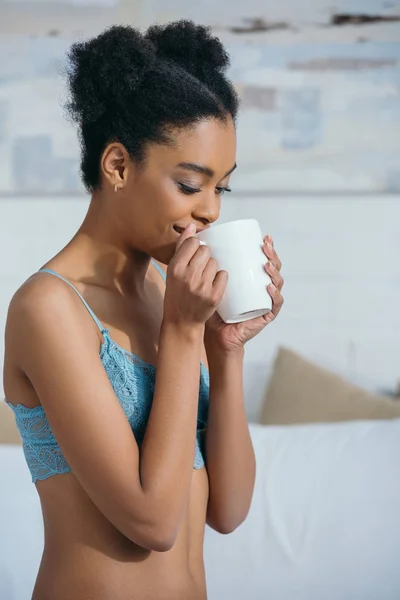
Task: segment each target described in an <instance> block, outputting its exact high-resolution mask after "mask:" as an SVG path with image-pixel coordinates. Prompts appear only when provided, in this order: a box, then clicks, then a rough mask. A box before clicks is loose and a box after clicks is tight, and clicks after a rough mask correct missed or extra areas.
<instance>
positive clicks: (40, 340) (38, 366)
mask: <svg viewBox="0 0 400 600" xmlns="http://www.w3.org/2000/svg"><path fill="white" fill-rule="evenodd" d="M41 279H42V280H36V281H35V280H34V281H32V282H30V283H28V284H26V285H25V286H24V288H22V289H21V290H20V291H19V292H18V293H17V294H16V296H15V297H14V299H13V301H12V303H11V306H10V310H9V316H8V323H7V329H6V338H7V342H6V343H7V344H10V345H11V346H12V347H14V349H16V348H18V361H19V366H20V367H21V369H22V371H23V372H24V373H25V374H26V376H27V377H28V378H29V380H30V382H31V384H32V385H33V387H34V389H35V391H36V393H37V395H38V397H39V399H40V402H41V404H42V406H43V409H44V411H45V413H46V416H47V418H48V421H49V423H50V426H51V428H52V430H53V432H54V435H55V438H56V439H57V442H58V444H59V446H60V449H61V451H62V453H63V455H64V456H65V458H66V460H67V462H68V464H69V465H70V467H71V469H72V471H73V473H74V475H75V476H76V477H77V478H78V480H79V481H80V483H81V485H82V487H83V488H84V489H85V491H86V492H87V494H88V495H89V496H90V498H91V499H92V501H93V502H94V503H95V504H96V505H97V506H98V508H99V509H100V510H101V511H102V512H103V514H104V515H105V516H106V517H107V519H108V520H109V521H110V522H111V523H113V524H114V525H115V526H116V527H117V528H118V529H119V530H120V531H122V533H124V534H125V535H126V536H127V537H129V538H131V539H132V537H134V538H135V539H134V540H133V541H135V542H136V543H138V544H140V545H144V546H146V545H148V543H147V540H146V536H148V537H151V535H152V527H153V517H154V514H155V512H154V510H153V508H154V507H152V505H151V502H149V501H148V499H147V501H146V502H145V501H144V498H143V490H142V488H141V485H140V478H139V451H138V447H137V443H136V440H135V437H134V435H133V433H132V430H131V427H130V425H129V422H128V420H127V418H126V416H125V414H124V412H123V410H122V407H121V405H120V404H119V401H118V399H117V397H116V396H115V394H114V391H113V388H112V386H111V384H110V382H109V380H108V377H107V374H106V372H105V369H104V368H103V365H102V363H101V360H100V356H99V340H98V336H97V333H96V329H95V327H94V324H93V323H92V321H91V319H90V318H88V315H87V313H86V310H80V306H79V301H78V303H77V299H76V298H75V297H74V292H72V291H70V290H69V289H67V288H66V286H65V285H63V284H61V283H59V282H58V281H53V280H51V281H50V278H46V281H45V278H41ZM22 402H23V399H22Z"/></svg>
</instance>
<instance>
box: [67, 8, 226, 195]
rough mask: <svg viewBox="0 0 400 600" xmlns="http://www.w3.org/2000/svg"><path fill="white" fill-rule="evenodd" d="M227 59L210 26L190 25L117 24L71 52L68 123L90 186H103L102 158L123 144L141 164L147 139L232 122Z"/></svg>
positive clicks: (156, 139) (158, 139)
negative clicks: (205, 123)
mask: <svg viewBox="0 0 400 600" xmlns="http://www.w3.org/2000/svg"><path fill="white" fill-rule="evenodd" d="M228 66H229V57H228V54H227V52H226V51H225V49H224V47H223V45H222V43H221V42H220V40H219V39H218V38H216V37H214V36H212V35H211V32H210V28H208V27H204V26H200V25H195V24H194V23H193V22H191V21H185V20H182V21H177V22H173V23H170V24H168V25H166V26H158V25H155V26H152V27H150V28H149V29H148V30H147V32H146V33H144V34H142V33H140V31H139V30H137V29H135V28H133V27H129V26H113V27H110V28H109V29H106V30H105V31H104V32H103V33H101V34H100V35H98V36H97V37H95V38H93V39H90V40H88V41H84V42H79V43H76V44H73V45H72V46H71V48H70V50H69V53H68V61H67V78H68V84H69V99H68V102H67V105H66V109H67V113H68V115H69V116H70V118H71V119H72V120H73V121H74V122H75V123H77V125H78V130H79V137H80V142H81V151H82V158H81V173H82V179H83V182H84V184H85V187H86V188H87V190H89V191H93V190H94V189H96V188H97V187H99V185H100V158H101V154H102V152H103V151H104V149H105V147H106V146H107V144H108V143H110V142H120V143H121V144H123V145H124V147H125V148H126V150H127V152H128V153H129V155H130V156H131V157H132V158H133V159H134V160H135V161H137V162H138V163H140V162H142V161H143V160H144V158H145V147H146V144H148V143H150V142H154V143H160V144H169V143H171V135H170V133H171V130H172V129H174V128H184V127H190V126H193V125H194V124H196V123H198V122H199V121H201V120H203V119H207V118H217V119H220V120H224V119H226V118H227V116H228V115H231V117H232V118H233V120H234V121H235V118H236V115H237V111H238V97H237V94H236V92H235V90H234V88H233V85H232V83H231V82H230V81H229V80H228V79H227V78H226V75H225V73H226V70H227V68H228Z"/></svg>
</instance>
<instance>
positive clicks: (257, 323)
mask: <svg viewBox="0 0 400 600" xmlns="http://www.w3.org/2000/svg"><path fill="white" fill-rule="evenodd" d="M263 251H264V254H265V256H266V257H267V258H268V262H267V263H266V265H265V270H266V271H267V273H268V275H269V276H270V278H271V281H272V284H271V285H269V286H268V292H269V294H270V296H271V298H272V310H271V311H270V312H268V313H267V314H266V315H264V316H263V317H257V318H255V319H251V320H250V321H245V322H243V323H225V322H224V321H223V320H222V319H221V317H220V316H219V314H218V313H217V312H215V313H214V314H213V316H212V317H211V318H210V319H209V320H208V321H207V322H206V331H205V336H204V342H205V346H206V349H208V348H210V349H212V348H213V349H214V348H215V349H216V348H218V349H221V350H224V351H231V350H237V349H240V348H242V347H243V346H244V344H245V343H246V342H248V341H249V340H251V339H252V338H254V337H255V336H256V335H257V334H258V333H260V331H262V330H263V329H264V328H265V327H266V326H267V325H268V324H269V323H271V321H273V320H274V319H275V318H276V316H277V315H278V313H279V311H280V310H281V308H282V304H283V296H282V294H281V291H282V287H283V278H282V275H281V273H280V271H281V267H282V263H281V261H280V260H279V257H278V255H277V253H276V252H275V250H274V245H273V241H272V238H271V237H270V236H268V235H267V236H266V237H265V238H264V244H263Z"/></svg>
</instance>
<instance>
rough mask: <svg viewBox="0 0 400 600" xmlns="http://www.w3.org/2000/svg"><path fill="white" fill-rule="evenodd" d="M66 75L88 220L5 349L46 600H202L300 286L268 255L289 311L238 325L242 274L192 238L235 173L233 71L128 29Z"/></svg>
mask: <svg viewBox="0 0 400 600" xmlns="http://www.w3.org/2000/svg"><path fill="white" fill-rule="evenodd" d="M68 64H69V68H68V76H69V86H70V94H71V95H70V102H69V105H68V108H69V113H70V115H71V116H72V117H73V118H74V119H75V121H76V122H77V124H78V127H79V132H80V139H81V145H82V164H81V168H82V176H83V181H84V183H85V185H86V187H87V189H88V190H89V191H90V193H91V202H90V206H89V210H88V213H87V216H86V218H85V220H84V222H83V224H82V225H81V227H80V228H79V230H78V231H77V233H76V234H75V236H74V237H73V239H72V240H71V241H70V242H69V243H68V244H67V246H66V247H65V248H64V249H63V250H62V251H61V252H60V253H59V254H58V255H57V256H55V257H54V258H52V259H51V260H50V261H49V262H48V263H47V264H46V265H45V267H44V268H43V269H41V270H40V271H39V272H38V273H36V274H34V275H33V276H32V277H30V279H29V280H28V281H27V282H26V283H25V284H24V285H23V286H22V287H21V288H20V289H19V290H18V291H17V293H16V295H15V296H14V298H13V300H12V302H11V305H10V309H9V314H8V321H7V329H6V355H5V369H4V385H5V391H6V396H7V401H8V403H9V404H10V406H11V408H12V409H13V411H14V412H15V415H16V420H17V424H18V426H19V429H20V432H21V436H22V439H23V443H24V451H25V455H26V460H27V463H28V466H29V468H30V471H31V474H32V479H33V481H34V483H35V484H36V487H37V490H38V493H39V496H40V500H41V505H42V509H43V519H44V528H45V545H44V552H43V557H42V562H41V565H40V569H39V574H38V577H37V581H36V585H35V589H34V592H33V598H34V600H205V598H206V584H205V574H204V566H203V556H202V549H203V536H204V529H205V524H206V523H208V524H209V525H210V526H211V527H213V528H214V529H216V530H217V531H219V532H221V533H229V532H231V531H233V530H234V529H235V528H236V527H238V526H239V525H240V524H241V523H242V522H243V520H244V519H245V517H246V515H247V513H248V510H249V507H250V502H251V497H252V492H253V486H254V477H255V460H254V453H253V448H252V444H251V440H250V436H249V430H248V425H247V422H246V416H245V410H244V402H243V386H242V371H243V347H244V344H245V343H246V342H247V341H248V340H250V339H251V338H253V337H254V336H255V335H256V334H258V333H259V332H260V331H261V330H262V329H263V328H264V327H265V325H266V324H267V323H268V322H270V321H271V320H272V319H273V318H274V316H275V315H276V314H277V313H278V311H279V309H280V307H281V305H282V296H281V294H280V290H281V288H282V284H283V281H282V277H281V275H280V267H281V265H280V261H279V259H278V257H277V255H276V253H275V251H274V249H273V246H272V241H271V239H270V238H266V240H265V242H266V244H265V247H264V250H265V254H266V269H267V271H268V273H269V274H270V275H271V277H272V281H273V285H272V286H270V288H269V292H270V294H271V296H272V299H273V311H272V313H271V314H270V315H268V316H266V317H265V318H258V319H255V320H253V321H250V322H247V323H241V324H235V325H226V324H225V323H223V322H222V321H221V319H220V318H219V317H218V315H217V313H216V312H215V310H216V307H217V306H218V303H219V302H220V300H221V298H222V295H223V293H224V289H225V286H226V283H227V273H225V272H223V271H219V270H218V265H217V264H216V262H215V261H214V260H213V259H212V258H210V255H209V250H208V248H207V247H206V246H200V245H199V242H198V241H197V240H196V239H195V238H194V237H193V235H194V234H195V232H196V230H197V231H199V230H202V229H204V228H205V227H208V226H209V225H210V224H211V223H213V222H214V221H216V219H217V218H218V216H219V212H220V200H221V195H222V193H223V192H224V191H228V190H229V188H228V185H229V177H230V174H231V173H232V171H233V170H234V168H235V166H236V164H235V153H236V136H235V117H236V113H237V104H238V102H237V97H236V95H235V92H234V90H233V88H232V85H231V83H230V82H229V81H227V79H226V78H225V75H224V73H225V70H226V68H227V65H228V57H227V54H226V52H225V50H224V48H223V46H222V45H221V43H220V42H219V40H218V39H217V38H215V37H212V36H211V34H210V32H209V31H208V29H206V28H204V27H198V26H195V25H194V24H193V23H190V22H177V23H172V24H170V25H168V26H166V27H151V28H150V29H149V30H148V31H147V33H146V34H144V35H142V34H140V33H139V32H138V31H136V30H135V29H132V28H130V27H112V28H111V29H108V30H106V31H105V32H104V33H102V34H101V35H99V36H98V37H96V38H94V39H92V40H90V41H88V42H84V43H78V44H75V45H73V46H72V48H71V50H70V54H69V63H68ZM160 265H168V275H167V277H166V286H165V284H164V276H165V272H164V267H162V266H160ZM206 365H207V366H206ZM27 533H28V535H29V532H27Z"/></svg>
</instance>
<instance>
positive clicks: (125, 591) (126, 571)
mask: <svg viewBox="0 0 400 600" xmlns="http://www.w3.org/2000/svg"><path fill="white" fill-rule="evenodd" d="M37 490H38V492H39V496H40V500H41V504H42V510H43V519H44V529H45V545H44V552H43V557H42V561H41V564H40V569H39V573H38V576H37V580H36V585H35V588H34V592H33V596H32V600H206V598H207V592H206V583H205V573H204V564H203V540H204V529H205V521H206V510H207V500H208V477H207V472H206V470H205V468H202V469H200V470H193V477H192V482H191V489H190V495H189V500H188V504H187V507H186V511H185V514H184V517H183V519H182V523H181V526H180V530H179V534H178V537H177V539H176V542H175V544H174V546H173V547H172V549H171V550H169V551H167V552H155V551H149V550H147V549H143V548H141V547H140V546H137V545H136V544H134V543H133V542H132V541H130V540H129V539H127V538H126V537H125V536H124V535H123V534H122V533H121V532H119V531H118V530H117V529H116V528H115V527H114V526H113V525H112V524H111V523H110V522H109V521H108V520H107V519H106V518H105V517H104V515H103V514H102V513H101V512H100V511H99V510H98V509H97V507H96V506H95V505H94V504H93V502H92V501H91V500H90V498H89V497H88V496H87V494H86V492H85V491H84V490H83V488H82V487H81V485H80V484H79V482H78V480H77V479H76V478H75V476H74V475H73V474H72V473H67V474H64V475H56V476H54V477H50V478H49V479H47V480H45V481H38V482H37Z"/></svg>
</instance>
